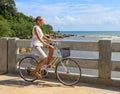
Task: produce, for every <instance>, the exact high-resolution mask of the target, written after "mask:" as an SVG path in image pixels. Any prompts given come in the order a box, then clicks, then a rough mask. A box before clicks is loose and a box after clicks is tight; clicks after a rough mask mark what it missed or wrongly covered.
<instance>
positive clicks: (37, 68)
mask: <svg viewBox="0 0 120 94" xmlns="http://www.w3.org/2000/svg"><path fill="white" fill-rule="evenodd" d="M46 60H47V58H44V59H42V60H40V62H39V63H38V65H37V67H36V68H35V70H34V72H33V74H34V75H35V76H37V77H39V78H41V77H42V76H41V75H40V74H39V73H38V72H39V70H40V69H41V67H42V66H43V65H44V64H45V63H46Z"/></svg>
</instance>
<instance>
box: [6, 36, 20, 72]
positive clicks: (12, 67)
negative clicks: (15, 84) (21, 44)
mask: <svg viewBox="0 0 120 94" xmlns="http://www.w3.org/2000/svg"><path fill="white" fill-rule="evenodd" d="M16 40H18V38H11V39H9V40H8V72H12V73H15V72H16V64H17V62H16V58H17V50H18V49H17V46H16Z"/></svg>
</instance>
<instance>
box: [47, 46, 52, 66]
mask: <svg viewBox="0 0 120 94" xmlns="http://www.w3.org/2000/svg"><path fill="white" fill-rule="evenodd" d="M53 53H54V47H50V48H49V54H48V59H47V64H50V61H51V59H52V57H53Z"/></svg>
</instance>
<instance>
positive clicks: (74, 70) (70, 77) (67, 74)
mask: <svg viewBox="0 0 120 94" xmlns="http://www.w3.org/2000/svg"><path fill="white" fill-rule="evenodd" d="M55 71H56V75H57V77H58V79H59V81H60V82H62V83H63V84H65V85H74V84H76V83H78V82H79V80H80V77H81V70H80V67H79V66H78V64H77V63H76V62H75V61H74V60H72V59H69V58H67V59H63V60H61V61H60V62H59V63H58V64H57V66H56V70H55Z"/></svg>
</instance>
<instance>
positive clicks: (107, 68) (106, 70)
mask: <svg viewBox="0 0 120 94" xmlns="http://www.w3.org/2000/svg"><path fill="white" fill-rule="evenodd" d="M98 69H99V82H100V83H103V84H107V85H109V84H111V40H99V62H98Z"/></svg>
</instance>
